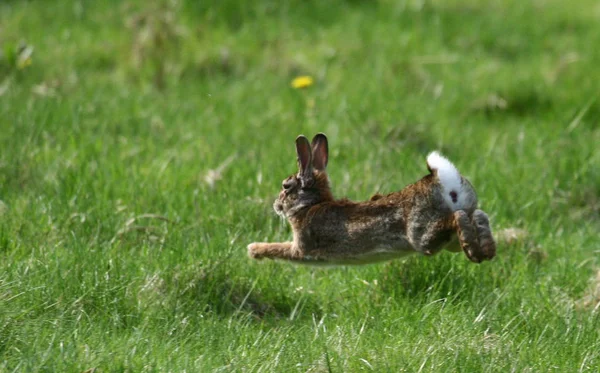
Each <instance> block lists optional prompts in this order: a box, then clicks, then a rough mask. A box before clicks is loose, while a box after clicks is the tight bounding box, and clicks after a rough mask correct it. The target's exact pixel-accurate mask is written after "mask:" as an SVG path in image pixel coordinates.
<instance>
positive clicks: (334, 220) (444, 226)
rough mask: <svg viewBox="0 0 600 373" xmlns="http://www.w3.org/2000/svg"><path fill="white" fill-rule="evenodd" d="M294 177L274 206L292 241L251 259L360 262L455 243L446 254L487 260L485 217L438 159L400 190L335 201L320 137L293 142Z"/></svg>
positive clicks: (255, 252) (265, 246)
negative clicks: (295, 157)
mask: <svg viewBox="0 0 600 373" xmlns="http://www.w3.org/2000/svg"><path fill="white" fill-rule="evenodd" d="M296 150H297V153H298V162H299V166H300V172H298V174H294V175H292V176H290V177H288V178H287V179H286V180H284V182H283V190H282V191H281V193H280V195H279V198H277V200H276V201H275V203H274V204H273V207H274V209H275V211H276V212H277V213H278V214H279V215H281V216H282V217H284V218H286V219H287V220H288V222H289V223H290V225H291V227H292V230H293V241H292V242H283V243H252V244H250V245H249V246H248V254H249V256H250V257H252V258H254V259H263V258H271V259H284V260H291V261H294V262H298V263H304V264H313V265H319V264H321V265H328V264H366V263H373V262H378V261H384V260H390V259H395V258H400V257H403V256H406V255H408V254H411V253H422V254H425V255H432V254H435V253H437V252H439V251H440V250H442V249H443V248H444V247H445V246H447V244H448V243H449V242H450V241H451V240H452V238H453V237H457V238H458V242H459V244H458V245H454V247H453V246H451V245H450V246H447V247H446V248H447V249H448V250H450V251H460V249H461V248H462V250H463V251H464V252H465V254H466V255H467V257H468V258H469V259H470V260H472V261H474V262H481V261H482V260H486V259H491V258H493V256H494V255H495V243H494V240H493V237H492V233H491V229H490V228H489V220H488V218H487V215H486V214H485V213H484V212H483V211H482V210H478V209H477V196H476V194H475V191H474V189H473V187H472V186H471V184H470V183H469V182H468V181H467V180H466V179H465V178H463V177H462V176H461V175H460V173H459V172H458V170H456V168H455V167H454V165H453V164H452V163H451V162H450V161H448V160H447V159H446V158H444V157H442V156H440V155H439V154H438V153H435V152H434V153H431V154H430V155H429V156H428V158H427V164H428V168H429V171H430V173H429V174H428V175H426V176H424V177H423V178H422V179H421V180H419V181H417V182H416V183H414V184H411V185H408V186H407V187H405V188H404V189H402V190H401V191H399V192H394V193H390V194H387V195H380V194H376V195H374V196H373V197H371V199H370V200H368V201H364V202H353V201H349V200H347V199H341V200H336V199H334V198H333V195H332V194H331V190H330V187H329V179H328V176H327V173H326V172H325V168H326V166H327V161H328V145H327V138H326V137H325V135H323V134H318V135H317V136H315V138H314V139H313V143H312V145H311V144H309V143H308V140H307V139H306V138H305V137H303V136H300V137H298V139H297V140H296Z"/></svg>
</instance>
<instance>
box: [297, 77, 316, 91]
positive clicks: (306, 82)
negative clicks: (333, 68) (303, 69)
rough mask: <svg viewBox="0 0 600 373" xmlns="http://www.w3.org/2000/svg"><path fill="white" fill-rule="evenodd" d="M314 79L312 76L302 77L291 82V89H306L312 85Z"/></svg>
mask: <svg viewBox="0 0 600 373" xmlns="http://www.w3.org/2000/svg"><path fill="white" fill-rule="evenodd" d="M313 83H314V79H313V78H312V76H308V75H303V76H299V77H297V78H295V79H294V80H292V87H294V88H296V89H301V88H306V87H310V86H311V85H313Z"/></svg>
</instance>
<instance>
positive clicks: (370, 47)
mask: <svg viewBox="0 0 600 373" xmlns="http://www.w3.org/2000/svg"><path fill="white" fill-rule="evenodd" d="M599 20H600V8H599V7H598V5H597V3H596V2H594V1H591V0H590V1H588V0H584V1H580V2H577V3H575V2H573V3H568V2H560V1H555V0H546V1H537V2H534V3H533V4H529V3H527V2H520V1H512V0H503V1H492V2H488V3H487V4H484V3H483V2H478V1H466V2H465V1H448V2H442V1H422V2H419V1H399V2H392V1H384V0H382V1H378V2H375V1H341V0H337V1H329V2H316V1H284V2H278V1H267V0H264V1H255V2H237V1H230V0H225V1H214V2H193V1H157V2H149V3H145V2H142V1H133V0H131V1H126V2H117V1H114V2H85V1H50V0H48V1H43V2H42V1H4V2H2V3H1V4H0V46H1V47H2V48H3V54H2V57H0V128H1V131H0V149H2V151H1V152H0V200H1V201H2V202H1V203H0V371H65V372H78V371H79V372H80V371H84V370H86V369H91V368H97V369H98V371H101V372H113V371H130V372H140V371H251V372H254V371H257V372H258V371H280V372H283V371H299V372H322V371H332V372H343V371H346V372H349V371H370V370H374V371H390V372H397V371H407V372H413V371H431V372H444V371H452V372H456V371H463V372H468V371H497V372H505V371H535V372H543V371H560V372H564V371H573V372H574V371H582V372H598V366H600V332H599V331H600V316H599V315H600V313H599V312H598V306H597V304H598V303H599V302H600V298H599V297H598V292H597V290H594V289H595V288H596V287H597V286H598V285H597V283H594V279H596V280H595V281H597V277H596V273H597V272H598V271H599V269H600V257H599V255H598V254H599V250H600V244H599V240H598V232H599V231H600V167H599V165H600V155H599V154H600V153H599V152H598V144H599V143H600V127H599V123H600V97H599V93H600V92H599V89H598V87H600V79H599V78H598V75H597V66H598V63H599V62H600V50H599V49H598V48H594V47H592V46H595V45H600V33H599V32H598V26H597V24H598V21H599ZM22 42H23V43H25V44H20V43H22ZM24 45H27V46H30V47H33V54H32V55H31V61H30V62H31V64H30V65H28V64H27V63H26V62H27V61H26V56H25V55H23V50H24V49H23V46H24ZM304 74H307V75H310V76H313V77H314V79H315V84H314V85H313V86H311V87H309V88H307V89H304V90H294V89H292V88H291V87H290V82H291V80H292V79H293V78H294V77H296V76H298V75H304ZM317 131H323V132H326V133H327V134H328V135H329V138H330V146H331V159H330V165H329V169H330V176H331V179H332V183H333V188H334V191H335V193H336V195H337V196H348V197H350V198H353V199H365V198H367V197H368V196H369V195H370V194H371V193H374V192H376V191H381V192H387V191H393V190H398V189H400V188H402V187H403V186H404V185H406V184H408V183H410V182H413V181H415V180H417V179H418V178H420V177H421V176H422V175H423V174H424V173H425V172H426V167H425V162H424V157H425V155H426V154H427V152H429V151H431V150H434V149H440V150H442V151H443V152H444V154H446V155H447V156H448V157H449V158H450V159H452V160H453V161H454V162H455V163H456V165H457V166H458V168H459V169H460V170H462V172H463V173H464V174H465V175H466V176H467V177H468V178H469V179H470V180H471V181H472V183H473V184H474V185H475V187H476V189H477V191H478V194H479V197H480V201H481V205H482V207H483V208H484V209H485V210H486V211H488V212H489V213H490V216H491V217H492V224H493V228H494V229H495V231H496V232H501V231H502V230H503V229H506V228H518V229H521V230H524V231H525V232H526V235H525V237H522V238H521V239H518V240H513V241H510V240H502V241H500V243H499V246H498V256H497V258H496V259H495V260H494V261H492V262H489V263H484V264H481V265H475V264H472V263H470V262H469V261H468V260H467V259H466V257H465V256H464V255H463V254H451V253H443V254H440V255H438V256H436V257H433V258H425V257H417V256H415V257H411V258H409V259H407V260H404V261H393V262H389V263H384V264H378V265H370V266H363V267H339V268H325V269H323V268H310V267H297V266H293V265H289V264H287V263H274V262H266V263H262V262H261V263H258V262H252V261H250V260H249V259H248V258H247V257H246V245H247V244H248V243H250V242H253V241H261V240H285V239H288V237H290V234H291V233H290V230H289V228H288V227H287V226H286V225H285V224H283V223H282V222H280V220H279V219H278V218H277V217H276V216H275V214H274V213H273V211H272V209H271V203H272V201H273V198H274V197H275V196H276V195H277V193H278V189H279V184H280V182H281V180H282V179H283V178H284V177H285V176H287V175H288V174H289V173H291V172H293V171H294V169H295V159H294V158H295V156H294V148H293V140H294V138H295V136H296V135H298V134H299V133H304V134H306V135H308V136H311V135H312V134H314V133H315V132H317Z"/></svg>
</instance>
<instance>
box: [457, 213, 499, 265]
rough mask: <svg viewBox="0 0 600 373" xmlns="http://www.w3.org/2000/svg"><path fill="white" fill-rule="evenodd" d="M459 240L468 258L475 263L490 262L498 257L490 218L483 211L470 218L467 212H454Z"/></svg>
mask: <svg viewBox="0 0 600 373" xmlns="http://www.w3.org/2000/svg"><path fill="white" fill-rule="evenodd" d="M454 219H455V223H456V232H457V234H458V240H459V242H460V246H461V247H462V249H463V251H464V252H465V254H466V255H467V258H469V260H471V261H472V262H475V263H481V262H482V261H484V260H490V259H492V258H493V257H494V256H495V255H496V243H495V242H494V238H493V237H492V230H491V228H490V222H489V219H488V216H487V215H486V213H485V212H483V211H482V210H475V212H474V213H473V216H472V217H471V218H469V216H468V215H467V213H466V212H465V211H462V210H459V211H456V212H454Z"/></svg>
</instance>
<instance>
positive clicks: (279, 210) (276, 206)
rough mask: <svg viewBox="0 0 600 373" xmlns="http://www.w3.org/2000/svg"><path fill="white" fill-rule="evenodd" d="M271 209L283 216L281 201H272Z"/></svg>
mask: <svg viewBox="0 0 600 373" xmlns="http://www.w3.org/2000/svg"><path fill="white" fill-rule="evenodd" d="M273 210H275V213H276V214H277V215H279V216H283V215H284V213H283V203H282V202H281V201H280V200H275V203H273Z"/></svg>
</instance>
